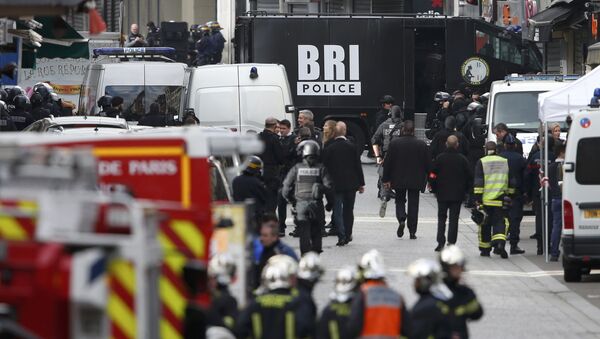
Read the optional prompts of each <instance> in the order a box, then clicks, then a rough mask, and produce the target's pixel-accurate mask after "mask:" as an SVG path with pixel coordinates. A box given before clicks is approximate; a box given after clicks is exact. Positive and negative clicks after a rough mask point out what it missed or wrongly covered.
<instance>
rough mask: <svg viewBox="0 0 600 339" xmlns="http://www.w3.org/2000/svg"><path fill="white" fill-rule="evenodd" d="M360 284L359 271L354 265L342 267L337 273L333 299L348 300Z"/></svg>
mask: <svg viewBox="0 0 600 339" xmlns="http://www.w3.org/2000/svg"><path fill="white" fill-rule="evenodd" d="M357 284H358V271H357V270H356V268H355V267H353V266H347V267H344V268H342V269H341V270H339V271H338V272H337V274H336V275H335V280H334V286H333V293H332V294H331V299H333V300H336V301H339V302H346V301H348V300H349V299H350V298H351V297H352V294H353V293H354V289H355V288H356V286H357Z"/></svg>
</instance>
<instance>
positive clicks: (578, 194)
mask: <svg viewBox="0 0 600 339" xmlns="http://www.w3.org/2000/svg"><path fill="white" fill-rule="evenodd" d="M572 121H573V122H572V124H571V127H570V129H569V138H568V142H567V150H566V155H565V162H564V165H563V172H564V173H563V186H562V187H563V229H562V247H563V252H564V253H563V260H562V263H563V269H564V279H565V281H567V282H575V281H580V280H581V276H582V274H589V273H590V270H591V269H596V268H600V194H599V192H600V157H598V150H599V149H600V109H597V108H595V109H584V110H581V111H579V112H578V113H575V114H573V115H572Z"/></svg>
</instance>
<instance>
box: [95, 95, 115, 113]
mask: <svg viewBox="0 0 600 339" xmlns="http://www.w3.org/2000/svg"><path fill="white" fill-rule="evenodd" d="M112 99H113V97H111V96H110V95H103V96H101V97H100V99H98V107H100V108H102V109H103V110H105V109H108V108H110V107H111V105H112Z"/></svg>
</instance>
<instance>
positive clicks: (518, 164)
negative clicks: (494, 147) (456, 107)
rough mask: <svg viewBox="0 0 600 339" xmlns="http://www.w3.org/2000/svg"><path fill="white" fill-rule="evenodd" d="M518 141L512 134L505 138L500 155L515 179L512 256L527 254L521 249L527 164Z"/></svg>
mask: <svg viewBox="0 0 600 339" xmlns="http://www.w3.org/2000/svg"><path fill="white" fill-rule="evenodd" d="M516 139H517V138H515V137H514V136H512V134H508V135H507V136H506V137H505V138H504V151H503V152H502V153H500V154H499V155H500V156H501V157H503V158H505V159H506V160H507V161H508V171H509V173H510V177H511V178H513V179H514V184H515V186H514V189H515V192H514V194H513V197H512V203H511V206H510V210H509V212H508V218H509V219H508V221H509V227H508V232H509V233H510V239H509V240H510V254H511V255H513V254H523V253H525V251H524V250H522V249H521V248H520V247H519V241H520V234H521V220H523V193H524V189H523V175H524V173H525V169H526V167H527V162H526V161H525V158H523V155H521V154H520V153H519V152H518V151H517V143H516Z"/></svg>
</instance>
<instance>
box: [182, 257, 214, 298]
mask: <svg viewBox="0 0 600 339" xmlns="http://www.w3.org/2000/svg"><path fill="white" fill-rule="evenodd" d="M183 282H184V283H185V286H186V287H187V289H188V291H189V293H190V295H191V296H196V295H198V294H200V293H205V292H207V291H208V268H207V267H206V264H205V263H203V262H200V261H198V260H189V261H188V262H187V263H186V264H185V266H184V267H183Z"/></svg>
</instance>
